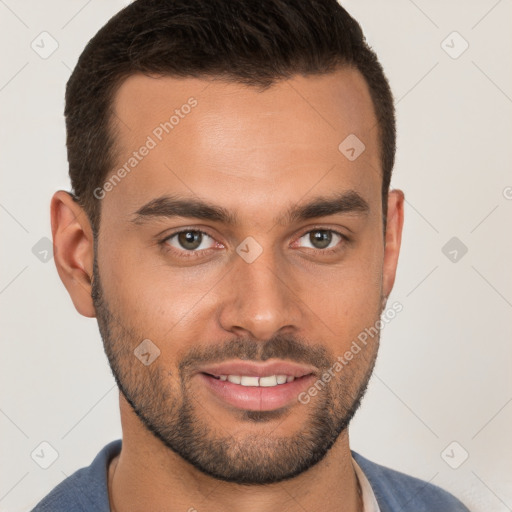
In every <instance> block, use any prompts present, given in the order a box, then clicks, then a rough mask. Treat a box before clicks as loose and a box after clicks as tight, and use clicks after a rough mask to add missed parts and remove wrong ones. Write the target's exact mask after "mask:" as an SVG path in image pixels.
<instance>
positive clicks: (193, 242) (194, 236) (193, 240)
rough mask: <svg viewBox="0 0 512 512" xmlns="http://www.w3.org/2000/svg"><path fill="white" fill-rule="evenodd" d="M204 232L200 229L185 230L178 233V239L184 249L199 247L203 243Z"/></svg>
mask: <svg viewBox="0 0 512 512" xmlns="http://www.w3.org/2000/svg"><path fill="white" fill-rule="evenodd" d="M202 238H203V234H202V233H201V232H199V231H183V232H182V233H179V234H178V241H179V243H180V245H181V246H182V247H183V248H184V249H189V250H192V249H197V248H198V247H199V246H200V245H201V241H202Z"/></svg>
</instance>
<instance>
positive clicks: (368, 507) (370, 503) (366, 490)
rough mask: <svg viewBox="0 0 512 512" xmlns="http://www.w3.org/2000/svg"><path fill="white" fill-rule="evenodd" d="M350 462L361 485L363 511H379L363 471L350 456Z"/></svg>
mask: <svg viewBox="0 0 512 512" xmlns="http://www.w3.org/2000/svg"><path fill="white" fill-rule="evenodd" d="M352 464H353V466H354V471H355V472H356V476H357V479H358V480H359V485H360V486H361V492H362V495H363V496H362V498H363V512H380V508H379V504H378V503H377V499H376V498H375V494H374V492H373V489H372V486H371V485H370V482H369V481H368V479H367V478H366V475H365V474H364V473H363V470H362V469H361V468H360V467H359V464H358V463H357V462H356V461H355V460H354V458H352Z"/></svg>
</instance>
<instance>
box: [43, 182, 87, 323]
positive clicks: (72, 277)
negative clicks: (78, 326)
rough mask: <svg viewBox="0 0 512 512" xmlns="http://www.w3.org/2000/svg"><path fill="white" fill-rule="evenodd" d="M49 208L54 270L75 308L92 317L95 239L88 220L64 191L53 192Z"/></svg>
mask: <svg viewBox="0 0 512 512" xmlns="http://www.w3.org/2000/svg"><path fill="white" fill-rule="evenodd" d="M50 210H51V222H52V237H53V246H54V258H53V259H54V261H55V265H56V267H57V272H58V273H59V276H60V279H61V281H62V283H63V284H64V286H65V287H66V289H67V291H68V293H69V295H70V296H71V300H72V301H73V304H74V305H75V308H76V309H77V311H78V312H79V313H80V314H81V315H83V316H87V317H90V318H93V317H95V316H96V311H95V308H94V305H93V301H92V297H91V290H92V269H93V262H94V239H93V233H92V228H91V225H90V223H89V219H88V217H87V214H86V213H85V211H84V210H83V208H82V207H81V206H80V205H79V204H78V203H76V202H75V201H74V200H73V197H72V196H71V194H69V193H68V192H66V191H64V190H59V191H57V192H55V194H54V195H53V197H52V201H51V206H50Z"/></svg>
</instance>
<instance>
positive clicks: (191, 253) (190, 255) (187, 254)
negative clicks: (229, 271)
mask: <svg viewBox="0 0 512 512" xmlns="http://www.w3.org/2000/svg"><path fill="white" fill-rule="evenodd" d="M188 231H194V232H195V233H201V234H202V235H206V236H208V237H210V238H212V239H213V240H215V238H214V237H213V236H212V235H210V234H209V233H207V232H206V231H203V230H202V229H197V228H187V229H180V230H179V231H175V232H174V233H171V234H170V235H167V236H166V237H165V238H164V239H163V240H160V242H159V244H160V245H161V246H162V247H163V249H164V250H165V251H168V252H172V253H175V251H178V250H177V249H175V248H174V247H171V246H170V245H168V244H167V243H166V242H167V241H169V240H170V239H171V238H172V237H174V236H176V235H179V234H180V233H187V232H188ZM313 231H327V232H329V233H334V234H335V235H338V236H339V237H340V238H341V241H340V242H339V243H338V244H336V245H335V246H334V247H331V248H330V249H312V248H308V249H309V250H311V251H314V252H315V253H321V254H322V255H326V254H333V253H336V252H338V251H339V250H340V247H339V245H340V243H343V244H345V243H347V242H350V239H349V238H348V237H347V236H346V235H344V234H343V233H340V232H339V231H336V230H335V229H328V228H324V227H313V228H310V229H308V230H307V231H305V232H304V233H302V234H301V235H299V236H298V237H297V240H299V239H300V238H302V237H303V236H304V235H307V234H308V233H312V232H313ZM210 250H215V249H214V248H209V249H202V250H200V251H197V250H195V251H187V250H185V249H183V250H180V251H179V253H180V254H179V257H180V258H197V257H201V256H202V255H203V254H204V252H206V251H210Z"/></svg>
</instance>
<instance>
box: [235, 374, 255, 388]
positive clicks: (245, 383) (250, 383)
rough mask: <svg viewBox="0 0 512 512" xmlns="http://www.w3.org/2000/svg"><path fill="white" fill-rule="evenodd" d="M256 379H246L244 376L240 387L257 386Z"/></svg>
mask: <svg viewBox="0 0 512 512" xmlns="http://www.w3.org/2000/svg"><path fill="white" fill-rule="evenodd" d="M258 380H259V379H258V377H247V376H246V375H244V376H243V377H242V379H241V381H240V384H242V386H258Z"/></svg>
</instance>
